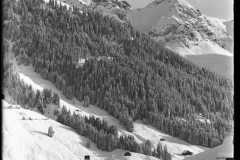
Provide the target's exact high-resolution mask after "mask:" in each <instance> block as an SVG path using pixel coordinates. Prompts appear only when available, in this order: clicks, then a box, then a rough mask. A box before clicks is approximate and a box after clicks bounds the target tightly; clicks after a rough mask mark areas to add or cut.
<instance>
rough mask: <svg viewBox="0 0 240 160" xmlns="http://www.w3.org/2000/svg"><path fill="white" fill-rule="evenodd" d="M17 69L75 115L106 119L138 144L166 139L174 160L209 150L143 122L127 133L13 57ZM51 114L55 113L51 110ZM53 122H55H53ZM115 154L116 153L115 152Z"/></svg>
mask: <svg viewBox="0 0 240 160" xmlns="http://www.w3.org/2000/svg"><path fill="white" fill-rule="evenodd" d="M10 51H11V45H10ZM12 56H13V55H11V58H12V59H13V62H14V65H15V69H16V71H17V72H18V73H19V75H20V79H22V80H23V81H24V82H25V83H27V84H29V85H30V84H31V85H32V88H33V89H35V90H36V89H39V90H43V88H48V89H51V90H52V91H53V92H55V93H58V95H59V97H60V106H63V105H65V106H66V108H67V109H70V111H71V112H72V113H73V112H74V111H75V110H77V109H78V110H79V112H78V113H79V114H81V115H83V116H84V115H86V116H89V115H93V116H97V117H99V118H101V119H105V120H106V121H107V122H108V123H109V124H111V125H115V126H117V128H118V133H119V135H121V134H128V135H133V136H134V138H135V140H136V141H137V142H138V143H142V142H145V141H146V140H147V139H149V140H150V141H151V143H152V144H153V146H154V147H156V146H157V143H158V141H159V140H160V138H165V139H166V141H164V142H162V144H163V145H166V146H167V148H168V151H169V152H170V153H171V154H172V159H173V160H182V159H184V157H183V156H181V155H180V154H181V153H182V151H184V150H189V151H192V152H193V153H194V154H197V153H200V152H203V151H205V150H206V149H207V148H205V147H201V146H195V145H191V144H189V143H186V142H184V141H182V140H180V139H179V138H175V137H172V136H170V135H167V134H165V133H163V132H160V131H158V130H157V129H156V128H154V127H152V126H149V125H145V124H143V123H142V122H141V121H136V122H134V131H133V132H132V133H130V132H127V131H126V130H125V129H124V128H123V126H122V125H121V124H120V123H119V121H118V119H116V118H114V117H113V116H111V115H110V114H108V113H107V112H106V111H104V110H102V109H100V108H98V107H96V106H94V105H90V107H87V108H86V107H83V105H82V102H79V101H78V100H76V99H75V100H74V101H73V100H68V99H67V98H65V97H64V96H63V95H62V93H61V92H60V91H58V90H57V88H56V87H55V86H54V84H52V83H51V82H50V81H47V80H45V79H43V78H42V77H41V76H40V74H38V73H36V72H34V71H33V68H32V66H23V65H21V66H17V63H16V60H15V59H14V58H13V57H12ZM50 112H53V110H52V109H51V111H50ZM51 115H52V114H47V115H46V116H47V117H49V118H51V119H54V117H51ZM51 122H53V121H52V120H51ZM114 152H115V151H114Z"/></svg>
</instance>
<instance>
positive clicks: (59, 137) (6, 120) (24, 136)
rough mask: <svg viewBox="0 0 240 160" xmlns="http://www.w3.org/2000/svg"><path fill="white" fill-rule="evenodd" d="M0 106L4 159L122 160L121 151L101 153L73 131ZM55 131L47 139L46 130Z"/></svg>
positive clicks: (141, 159) (141, 157)
mask: <svg viewBox="0 0 240 160" xmlns="http://www.w3.org/2000/svg"><path fill="white" fill-rule="evenodd" d="M2 104H3V105H2V106H3V126H2V127H3V129H2V130H3V158H4V159H7V160H16V159H19V160H47V159H55V160H63V159H64V160H83V159H84V156H85V155H90V157H91V159H92V160H112V159H119V160H125V159H126V158H125V157H124V156H123V154H124V152H125V151H124V150H119V149H118V150H115V151H113V152H103V151H100V150H99V149H97V147H96V145H95V144H94V143H92V142H90V144H91V147H90V148H87V147H86V144H87V141H88V139H87V138H85V137H82V136H80V135H79V134H78V133H76V131H75V130H73V129H71V128H70V127H67V126H64V125H62V124H60V123H58V122H56V121H54V120H51V119H48V118H47V117H45V116H43V115H41V114H38V113H36V112H33V111H29V110H26V109H23V108H20V109H16V108H15V107H14V105H13V107H12V108H9V106H10V104H8V103H7V102H6V101H4V100H3V101H2ZM49 126H53V129H54V131H55V133H54V136H53V137H52V138H50V137H48V136H47V131H48V127H49ZM127 159H132V160H135V159H139V160H146V159H148V160H157V158H154V157H150V156H145V155H142V154H138V153H132V156H131V157H130V158H127Z"/></svg>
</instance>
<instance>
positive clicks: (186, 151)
mask: <svg viewBox="0 0 240 160" xmlns="http://www.w3.org/2000/svg"><path fill="white" fill-rule="evenodd" d="M188 152H190V151H189V150H184V151H183V152H182V153H188Z"/></svg>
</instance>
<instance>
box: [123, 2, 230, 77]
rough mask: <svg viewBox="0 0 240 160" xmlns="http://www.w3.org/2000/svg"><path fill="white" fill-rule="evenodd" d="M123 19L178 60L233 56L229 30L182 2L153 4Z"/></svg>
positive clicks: (136, 10)
mask: <svg viewBox="0 0 240 160" xmlns="http://www.w3.org/2000/svg"><path fill="white" fill-rule="evenodd" d="M127 18H128V19H129V21H130V23H131V24H132V26H133V27H134V28H135V29H136V30H139V31H142V32H145V33H147V34H148V35H150V37H151V38H152V39H154V40H156V41H159V42H162V43H163V44H165V46H166V47H168V48H170V49H171V50H173V51H175V52H177V53H179V54H180V55H182V56H186V55H201V56H202V55H203V54H204V55H205V54H206V55H208V54H216V55H225V56H228V57H232V56H233V54H232V52H233V39H232V36H231V35H230V34H231V33H228V30H229V29H228V28H229V27H226V24H223V22H222V20H220V19H217V18H213V17H208V16H205V15H203V14H202V13H201V12H200V10H198V9H196V8H195V7H194V6H192V5H190V4H188V3H187V2H186V1H185V0H155V1H154V2H152V3H150V4H149V5H147V6H146V7H144V8H141V9H135V10H132V11H130V12H128V14H127ZM227 26H229V25H227ZM207 57H208V56H207ZM228 57H226V59H229V58H228ZM190 60H191V59H190ZM193 62H194V61H193ZM196 64H197V65H199V64H200V66H201V67H206V68H207V69H209V70H211V71H214V72H215V71H216V70H217V73H221V72H222V70H218V69H217V67H214V68H215V69H212V68H211V67H210V68H209V66H208V65H204V64H205V63H203V64H202V63H199V62H198V63H196ZM212 65H214V64H212ZM223 68H229V67H228V66H223ZM224 72H227V71H224Z"/></svg>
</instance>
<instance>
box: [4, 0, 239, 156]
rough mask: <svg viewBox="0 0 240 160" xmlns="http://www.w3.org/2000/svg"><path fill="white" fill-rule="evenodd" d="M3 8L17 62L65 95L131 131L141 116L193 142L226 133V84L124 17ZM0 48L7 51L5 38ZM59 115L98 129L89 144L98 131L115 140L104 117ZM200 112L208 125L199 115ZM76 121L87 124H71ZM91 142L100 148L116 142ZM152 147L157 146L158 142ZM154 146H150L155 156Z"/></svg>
mask: <svg viewBox="0 0 240 160" xmlns="http://www.w3.org/2000/svg"><path fill="white" fill-rule="evenodd" d="M4 6H5V7H4V11H3V12H4V20H5V21H6V20H8V21H10V22H9V23H6V24H5V25H4V37H5V38H6V39H11V40H12V41H14V42H15V43H14V46H13V52H14V56H15V57H17V59H18V62H19V63H23V64H24V65H29V64H32V65H33V67H34V70H35V71H36V72H37V73H39V74H41V76H42V77H43V78H44V79H47V80H49V81H51V82H52V83H54V84H55V86H56V87H57V88H58V89H59V90H61V91H62V93H63V94H64V95H65V96H66V97H67V98H68V99H72V98H73V97H75V98H77V99H78V100H79V101H86V99H89V103H90V104H92V105H96V106H98V107H100V108H101V109H104V110H106V111H107V112H108V113H109V114H111V115H112V116H114V117H116V118H117V119H119V121H120V122H121V124H122V125H124V126H125V128H126V130H128V131H130V132H131V131H133V129H134V128H133V122H134V121H135V120H138V119H140V120H142V121H143V122H144V123H146V124H150V125H152V126H154V127H156V128H157V129H158V130H160V131H163V132H165V133H168V134H170V135H172V136H175V137H179V138H181V139H182V140H184V141H187V142H189V143H191V144H194V145H202V146H206V147H214V146H217V145H219V144H220V143H222V140H223V138H225V137H226V136H227V135H228V134H229V133H230V132H232V126H231V124H229V121H230V120H232V119H233V112H234V108H233V84H232V82H231V81H230V80H228V79H225V78H223V77H221V76H219V75H217V74H214V73H212V72H210V71H208V70H206V69H205V68H199V67H197V66H196V65H194V64H193V63H191V62H189V61H187V60H186V59H184V58H183V57H181V56H179V55H178V54H177V53H174V52H172V51H170V50H169V49H167V48H165V47H164V46H163V45H162V44H159V43H157V42H155V41H153V40H151V39H150V37H148V36H147V35H145V34H143V33H140V32H138V31H135V30H134V29H133V28H132V26H131V25H130V24H129V23H121V22H119V21H117V20H115V19H114V18H110V17H108V16H103V15H102V14H101V13H99V12H94V11H91V10H83V12H82V13H81V12H80V11H79V9H78V8H77V7H73V9H72V10H67V9H66V7H62V6H61V5H60V6H57V5H56V2H55V1H52V0H51V1H50V2H49V4H46V3H44V2H43V1H41V0H19V1H17V2H16V1H14V0H5V1H4ZM5 47H6V50H7V44H6V45H5ZM109 57H110V58H109ZM79 59H85V60H86V61H85V63H84V65H82V66H78V60H79ZM47 93H48V92H47ZM65 113H67V110H66V109H62V111H60V113H59V115H60V116H59V121H60V122H61V123H64V124H66V125H69V126H71V127H73V128H75V129H76V130H79V132H80V134H82V135H86V133H84V131H83V130H82V129H81V127H85V128H86V130H89V132H91V133H95V132H96V133H97V131H98V132H99V134H92V135H91V137H88V138H90V139H91V140H93V142H95V141H94V140H96V138H97V137H98V136H102V137H104V138H105V139H108V141H109V142H111V143H112V144H111V145H115V144H116V146H117V142H112V140H113V139H114V138H113V137H114V136H116V135H115V132H116V129H114V127H112V128H111V127H105V126H106V125H105V122H104V121H103V122H101V123H102V124H101V123H100V122H98V120H96V119H94V117H92V118H89V119H88V118H75V117H76V116H75V115H72V116H69V118H66V115H67V114H65ZM61 115H64V116H61ZM199 115H200V116H201V117H203V118H204V119H206V120H209V121H210V123H207V122H206V121H205V122H201V121H199V120H197V118H196V116H199ZM69 119H72V121H73V122H75V123H70V121H69ZM81 121H84V123H86V124H85V125H82V126H81V125H76V123H81ZM98 123H99V124H98ZM96 124H98V125H96ZM79 126H81V127H80V128H78V127H79ZM87 126H88V127H87ZM90 126H94V127H90ZM96 126H98V127H96ZM101 132H102V134H100V133H101ZM104 133H105V135H108V136H104ZM94 135H96V136H94ZM88 136H90V135H88ZM122 139H124V138H123V137H122V138H120V140H119V141H120V142H121V140H122ZM122 141H132V143H131V144H132V145H133V146H136V147H132V148H135V149H136V152H137V150H138V148H139V147H137V144H135V143H134V139H132V137H128V138H126V139H124V140H122ZM96 143H97V145H98V146H99V147H100V148H102V149H103V150H108V151H111V149H113V148H114V147H113V146H112V148H111V147H110V149H109V145H106V146H104V145H101V142H96ZM123 144H124V143H122V146H121V147H122V148H124V145H123ZM127 144H130V143H127ZM144 146H146V147H142V148H146V149H142V150H144V151H142V152H143V153H144V154H147V155H148V154H153V153H150V152H149V151H148V147H147V146H149V143H148V142H146V144H144ZM130 148H131V147H130ZM158 148H161V149H159V150H161V151H162V150H163V149H162V147H161V145H159V147H158ZM159 152H160V151H154V155H160V153H159ZM166 153H167V152H166ZM166 155H167V154H166Z"/></svg>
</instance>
